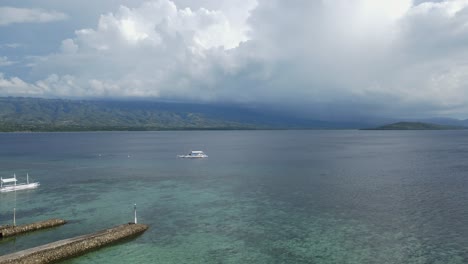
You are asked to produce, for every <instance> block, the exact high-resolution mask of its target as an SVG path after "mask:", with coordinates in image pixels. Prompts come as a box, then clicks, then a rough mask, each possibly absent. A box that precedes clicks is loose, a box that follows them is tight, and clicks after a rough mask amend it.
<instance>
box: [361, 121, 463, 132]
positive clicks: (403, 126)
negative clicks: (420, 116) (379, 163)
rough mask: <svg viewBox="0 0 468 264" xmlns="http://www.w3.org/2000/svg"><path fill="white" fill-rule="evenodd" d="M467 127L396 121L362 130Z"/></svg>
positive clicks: (452, 128)
mask: <svg viewBox="0 0 468 264" xmlns="http://www.w3.org/2000/svg"><path fill="white" fill-rule="evenodd" d="M459 129H468V127H463V126H450V125H438V124H432V123H423V122H397V123H392V124H387V125H383V126H379V127H375V128H365V129H363V130H459Z"/></svg>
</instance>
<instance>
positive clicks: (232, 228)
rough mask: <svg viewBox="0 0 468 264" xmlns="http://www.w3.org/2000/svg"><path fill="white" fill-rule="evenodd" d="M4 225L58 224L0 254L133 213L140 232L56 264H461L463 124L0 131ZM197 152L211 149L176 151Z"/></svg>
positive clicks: (467, 234)
mask: <svg viewBox="0 0 468 264" xmlns="http://www.w3.org/2000/svg"><path fill="white" fill-rule="evenodd" d="M0 145H1V146H2V147H1V148H0V174H1V176H2V177H9V176H10V175H12V174H13V173H16V175H17V177H18V178H19V180H20V181H23V180H25V175H26V173H29V175H30V177H31V179H33V180H38V181H40V183H41V186H40V187H39V189H37V190H31V191H21V192H17V193H16V194H15V193H4V194H0V224H6V223H11V218H12V211H13V207H16V208H17V223H18V224H23V223H29V222H32V221H37V220H43V219H47V218H53V217H60V218H64V219H67V220H69V221H70V223H68V224H67V225H65V226H62V227H59V228H56V229H53V230H48V231H42V232H38V233H33V234H30V235H25V236H20V237H17V238H13V239H6V240H3V241H0V255H3V254H7V253H11V252H14V251H17V250H21V249H25V248H29V247H32V246H37V245H40V244H44V243H48V242H52V241H55V240H58V239H63V238H68V237H72V236H76V235H81V234H87V233H90V232H93V231H97V230H100V229H104V228H107V227H111V226H114V225H118V224H122V223H126V222H130V221H132V220H133V204H134V203H136V204H137V206H138V216H139V219H138V220H139V222H140V223H146V224H149V225H150V229H149V230H148V231H147V232H146V233H144V234H143V235H142V236H139V237H137V238H136V239H133V240H131V241H128V242H126V243H120V244H118V245H115V246H111V247H107V248H104V249H101V250H99V251H95V252H92V253H90V254H87V255H84V256H82V257H79V258H75V259H72V260H68V261H66V262H64V263H73V264H77V263H114V264H117V263H467V262H468V253H467V251H466V249H467V248H468V164H467V160H468V133H467V132H466V131H407V132H404V131H196V132H119V133H117V132H115V133H113V132H107V133H9V134H0ZM190 150H204V151H205V152H206V153H207V154H208V155H209V158H207V159H199V160H188V159H177V158H176V155H177V154H184V153H186V152H188V151H190Z"/></svg>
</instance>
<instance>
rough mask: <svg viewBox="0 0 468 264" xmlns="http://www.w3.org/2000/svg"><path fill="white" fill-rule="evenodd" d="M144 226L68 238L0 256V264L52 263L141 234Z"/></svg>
mask: <svg viewBox="0 0 468 264" xmlns="http://www.w3.org/2000/svg"><path fill="white" fill-rule="evenodd" d="M147 229H148V225H144V224H125V225H120V226H116V227H113V228H110V229H106V230H102V231H99V232H96V233H92V234H89V235H84V236H79V237H74V238H69V239H64V240H60V241H57V242H53V243H49V244H46V245H42V246H38V247H35V248H30V249H26V250H22V251H19V252H16V253H12V254H9V255H5V256H0V264H13V263H14V264H29V263H35V264H41V263H53V262H57V261H60V260H64V259H67V258H71V257H76V256H79V255H82V254H84V253H87V252H89V251H92V250H95V249H98V248H101V247H104V246H107V245H109V244H112V243H115V242H118V241H121V240H124V239H126V238H130V237H134V236H137V235H140V234H142V233H143V232H145V231H146V230H147Z"/></svg>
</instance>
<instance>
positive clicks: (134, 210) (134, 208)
mask: <svg viewBox="0 0 468 264" xmlns="http://www.w3.org/2000/svg"><path fill="white" fill-rule="evenodd" d="M133 212H134V214H135V220H134V221H133V222H134V223H135V224H138V222H137V216H136V204H135V205H134V207H133Z"/></svg>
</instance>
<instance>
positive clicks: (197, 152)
mask: <svg viewBox="0 0 468 264" xmlns="http://www.w3.org/2000/svg"><path fill="white" fill-rule="evenodd" d="M177 157H179V158H191V159H193V158H208V155H206V154H205V153H204V152H203V151H201V150H192V151H191V152H190V153H189V154H187V155H177Z"/></svg>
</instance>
